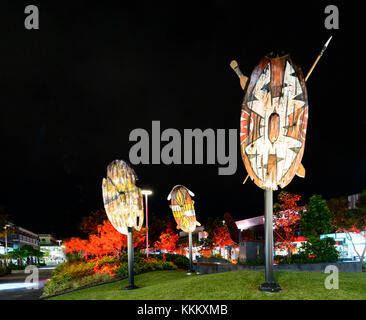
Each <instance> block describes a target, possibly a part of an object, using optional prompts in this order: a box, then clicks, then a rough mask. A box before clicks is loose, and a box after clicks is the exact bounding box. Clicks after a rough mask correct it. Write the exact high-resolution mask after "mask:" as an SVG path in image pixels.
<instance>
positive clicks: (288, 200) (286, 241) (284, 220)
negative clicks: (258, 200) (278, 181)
mask: <svg viewBox="0 0 366 320" xmlns="http://www.w3.org/2000/svg"><path fill="white" fill-rule="evenodd" d="M300 200H301V196H299V195H297V194H291V193H288V192H285V191H281V192H280V193H279V195H278V201H279V203H276V204H275V205H274V214H273V231H274V237H275V248H277V249H281V250H286V251H287V254H288V256H291V254H292V250H293V249H294V248H295V245H294V238H295V234H296V232H297V231H298V230H299V224H300V219H301V211H303V210H304V209H305V207H302V206H299V205H298V204H297V203H298V202H299V201H300Z"/></svg>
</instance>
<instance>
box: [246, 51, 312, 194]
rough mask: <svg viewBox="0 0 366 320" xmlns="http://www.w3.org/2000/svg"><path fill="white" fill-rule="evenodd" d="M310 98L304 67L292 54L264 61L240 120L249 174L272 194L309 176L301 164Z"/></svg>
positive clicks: (251, 82) (253, 77)
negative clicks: (295, 179)
mask: <svg viewBox="0 0 366 320" xmlns="http://www.w3.org/2000/svg"><path fill="white" fill-rule="evenodd" d="M308 109H309V106H308V97H307V91H306V86H305V80H304V77H303V74H302V72H301V69H300V67H298V66H297V65H295V64H294V63H293V62H292V60H291V58H290V56H289V55H285V56H282V57H276V58H269V57H263V58H262V59H261V60H260V62H259V64H258V65H257V66H256V67H255V68H254V71H253V72H252V75H251V77H250V80H249V84H248V88H247V90H246V93H245V96H244V101H243V105H242V111H241V118H240V149H241V154H242V158H243V162H244V165H245V168H246V170H247V171H248V175H249V176H250V178H251V179H252V180H253V181H254V183H255V184H256V185H257V186H258V187H260V188H262V189H266V190H277V188H278V186H280V187H281V188H284V187H285V186H287V185H288V184H289V183H290V182H291V180H292V179H293V177H294V175H295V174H297V175H298V176H300V177H304V176H305V169H304V167H303V166H302V164H301V160H302V156H303V154H304V148H305V137H306V128H307V122H308Z"/></svg>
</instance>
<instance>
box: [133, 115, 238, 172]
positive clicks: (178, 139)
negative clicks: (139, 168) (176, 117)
mask: <svg viewBox="0 0 366 320" xmlns="http://www.w3.org/2000/svg"><path fill="white" fill-rule="evenodd" d="M228 133H229V139H228V143H227V141H226V129H217V130H216V132H215V130H213V129H205V130H201V129H184V132H183V139H182V135H181V133H180V132H179V131H178V130H177V129H172V128H170V129H165V130H164V131H163V132H160V121H152V128H151V143H150V134H149V132H147V131H146V130H145V129H141V128H139V129H134V130H132V131H131V132H130V137H129V140H130V141H136V143H135V144H134V145H133V146H132V147H131V149H130V153H129V159H130V162H131V163H132V164H134V165H137V164H150V163H151V164H160V163H163V164H166V165H169V164H203V163H204V151H205V147H204V144H205V143H204V142H206V155H207V156H206V163H207V164H216V163H219V164H220V165H222V166H224V167H220V168H219V169H218V174H219V175H232V174H234V173H235V172H236V167H237V130H236V129H228ZM162 141H163V142H167V143H166V144H165V145H164V146H163V148H161V142H162ZM193 145H194V159H193ZM150 146H151V161H150ZM182 147H183V148H182ZM216 161H217V162H216Z"/></svg>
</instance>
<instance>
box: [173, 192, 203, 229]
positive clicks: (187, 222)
mask: <svg viewBox="0 0 366 320" xmlns="http://www.w3.org/2000/svg"><path fill="white" fill-rule="evenodd" d="M191 196H192V197H193V196H194V193H193V192H192V191H190V190H188V189H187V188H186V187H185V186H182V185H177V186H175V187H174V188H173V189H172V191H170V193H169V196H168V200H171V205H170V208H171V209H172V211H173V216H174V219H175V222H176V223H177V229H182V230H183V231H185V232H193V231H194V230H195V229H196V226H200V225H201V224H200V223H199V222H198V221H197V220H196V212H195V210H194V201H193V200H192V198H191Z"/></svg>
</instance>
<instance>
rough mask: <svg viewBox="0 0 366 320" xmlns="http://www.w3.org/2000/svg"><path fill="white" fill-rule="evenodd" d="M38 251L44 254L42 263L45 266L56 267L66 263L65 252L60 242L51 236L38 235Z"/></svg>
mask: <svg viewBox="0 0 366 320" xmlns="http://www.w3.org/2000/svg"><path fill="white" fill-rule="evenodd" d="M38 236H39V239H40V250H41V251H42V252H43V253H44V257H43V261H44V262H45V263H46V264H47V265H56V264H60V263H63V262H65V261H66V256H65V250H64V248H63V247H62V245H61V240H56V238H55V237H54V236H53V235H52V234H39V235H38Z"/></svg>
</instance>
